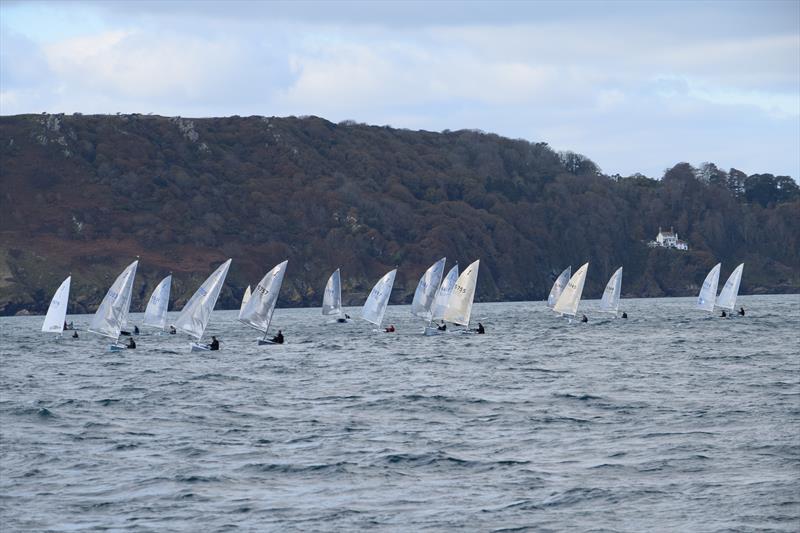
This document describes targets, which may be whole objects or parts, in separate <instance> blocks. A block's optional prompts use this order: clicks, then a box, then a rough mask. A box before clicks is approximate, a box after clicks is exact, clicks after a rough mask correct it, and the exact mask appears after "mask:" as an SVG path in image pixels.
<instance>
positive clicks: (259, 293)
mask: <svg viewBox="0 0 800 533" xmlns="http://www.w3.org/2000/svg"><path fill="white" fill-rule="evenodd" d="M288 263H289V261H284V262H283V263H281V264H279V265H277V266H275V268H273V269H272V270H270V271H269V272H267V273H266V274H265V275H264V277H263V278H261V281H259V282H258V285H256V288H255V289H254V290H253V294H252V296H250V300H249V301H248V302H247V305H245V306H244V309H242V310H241V311H240V312H239V322H242V323H243V324H247V325H248V326H250V327H252V328H255V329H257V330H258V331H263V332H264V334H265V336H266V333H267V330H269V325H270V322H272V313H273V312H274V311H275V304H276V303H277V301H278V294H279V293H280V292H281V285H282V284H283V276H284V275H285V274H286V265H287V264H288Z"/></svg>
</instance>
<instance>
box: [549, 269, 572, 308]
mask: <svg viewBox="0 0 800 533" xmlns="http://www.w3.org/2000/svg"><path fill="white" fill-rule="evenodd" d="M571 275H572V266H571V265H570V266H568V267H567V268H565V269H564V271H563V272H562V273H561V274H559V276H558V277H557V278H556V281H555V283H553V288H552V289H550V295H549V296H548V297H547V307H549V308H550V309H552V308H553V306H554V305H556V302H557V301H558V297H559V296H561V293H562V292H563V291H564V287H566V286H567V282H568V281H569V277H570V276H571Z"/></svg>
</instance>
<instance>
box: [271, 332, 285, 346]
mask: <svg viewBox="0 0 800 533" xmlns="http://www.w3.org/2000/svg"><path fill="white" fill-rule="evenodd" d="M272 342H274V343H275V344H283V333H281V330H278V334H277V335H275V336H274V337H272Z"/></svg>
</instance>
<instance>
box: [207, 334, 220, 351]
mask: <svg viewBox="0 0 800 533" xmlns="http://www.w3.org/2000/svg"><path fill="white" fill-rule="evenodd" d="M208 349H209V350H219V341H218V340H217V338H216V337H215V336H213V335H212V336H211V344H209V345H208Z"/></svg>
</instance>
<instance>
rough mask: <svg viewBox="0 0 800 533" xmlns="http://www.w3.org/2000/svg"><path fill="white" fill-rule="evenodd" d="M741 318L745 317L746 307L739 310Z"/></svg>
mask: <svg viewBox="0 0 800 533" xmlns="http://www.w3.org/2000/svg"><path fill="white" fill-rule="evenodd" d="M739 316H744V307H740V308H739Z"/></svg>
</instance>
